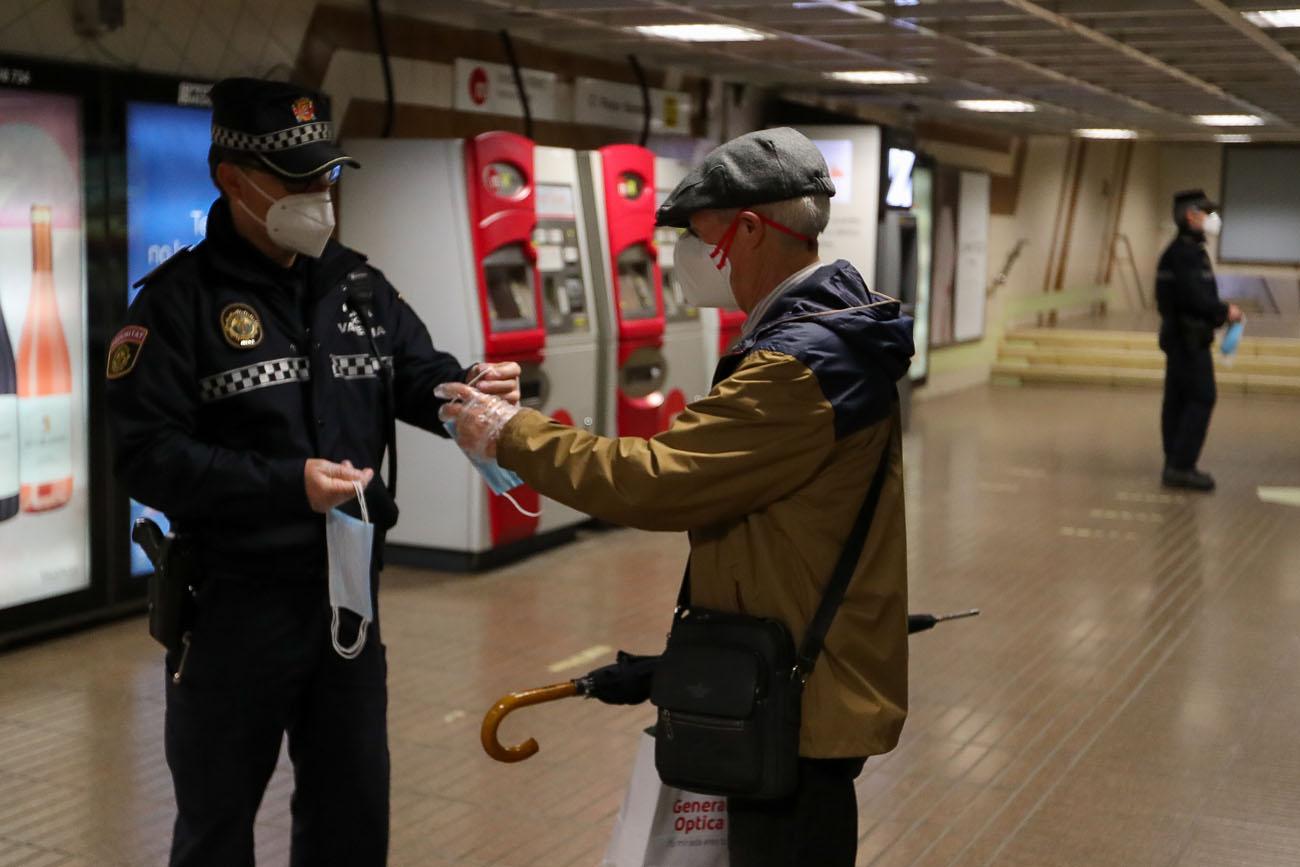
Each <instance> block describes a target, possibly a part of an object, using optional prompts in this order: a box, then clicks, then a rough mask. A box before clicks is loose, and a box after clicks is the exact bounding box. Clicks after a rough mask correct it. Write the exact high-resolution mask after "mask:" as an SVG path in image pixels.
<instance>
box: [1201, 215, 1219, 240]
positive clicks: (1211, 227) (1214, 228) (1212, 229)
mask: <svg viewBox="0 0 1300 867" xmlns="http://www.w3.org/2000/svg"><path fill="white" fill-rule="evenodd" d="M1201 231H1203V232H1205V234H1207V235H1209V236H1210V237H1211V238H1213V237H1215V236H1216V235H1218V234H1219V233H1220V232H1222V231H1223V217H1220V216H1219V212H1218V211H1215V212H1214V213H1212V214H1206V215H1205V225H1204V226H1203V227H1202V230H1201Z"/></svg>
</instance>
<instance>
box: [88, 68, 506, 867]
mask: <svg viewBox="0 0 1300 867" xmlns="http://www.w3.org/2000/svg"><path fill="white" fill-rule="evenodd" d="M212 103H213V122H212V148H211V151H210V152H209V156H208V162H209V166H210V169H211V172H212V178H213V181H214V183H215V184H216V186H217V188H218V189H219V190H220V193H221V195H220V198H219V199H218V200H217V201H216V202H215V203H214V204H213V205H212V209H211V211H210V212H209V215H208V231H207V239H206V240H205V241H204V242H203V243H201V244H199V245H198V246H197V247H195V248H193V249H191V250H186V251H182V252H180V253H178V254H176V255H175V256H173V257H172V258H171V259H170V260H168V261H167V262H166V263H165V264H164V265H163V266H161V267H160V268H158V269H157V270H156V271H154V273H152V274H151V275H149V276H148V277H146V278H145V279H144V280H143V281H142V284H143V289H142V290H141V292H140V294H139V296H138V297H137V299H136V301H135V303H134V304H133V305H132V307H131V310H130V313H129V315H128V324H127V325H126V327H124V328H123V329H122V330H121V331H120V332H119V333H118V335H117V336H116V337H115V338H114V340H113V341H112V343H111V347H110V350H109V358H108V371H107V375H108V379H109V386H108V391H109V404H110V408H111V415H112V427H113V432H114V434H115V449H116V452H115V465H116V470H117V473H118V476H119V477H120V478H121V479H122V480H123V481H124V482H125V483H126V486H127V489H128V490H129V492H130V494H131V495H132V496H133V497H135V498H136V499H138V500H140V501H141V502H143V503H145V504H146V505H149V506H153V507H154V508H157V509H160V510H161V511H163V512H165V513H166V514H167V515H168V516H169V517H170V518H171V520H172V522H173V526H174V528H175V529H176V530H177V531H178V532H179V533H182V534H185V535H186V536H187V537H188V538H189V539H190V540H191V541H192V543H193V545H194V550H195V554H196V557H197V560H198V562H199V564H200V566H201V568H202V571H203V574H204V576H205V580H204V582H203V584H202V585H201V588H200V590H199V594H198V599H197V604H196V610H197V614H196V617H195V621H194V623H193V625H192V641H191V643H190V645H189V647H188V648H187V649H186V650H185V651H184V652H172V653H169V654H168V656H167V660H166V668H167V686H166V701H167V714H166V724H165V729H166V734H165V737H166V752H167V763H168V766H169V767H170V768H171V772H172V779H173V783H174V786H175V791H176V802H177V807H178V815H177V819H176V826H175V834H174V838H173V842H172V855H171V864H172V865H177V867H192V865H220V867H235V865H240V867H242V865H252V864H253V820H254V817H255V815H256V814H257V810H258V805H259V804H260V803H261V800H262V796H263V793H264V791H265V789H266V785H267V782H268V780H269V779H270V777H271V773H272V771H273V770H274V769H275V765H276V760H277V757H278V755H279V752H280V742H281V739H282V737H283V736H284V734H285V733H286V732H287V734H288V738H289V756H290V758H291V759H292V760H293V765H294V781H295V791H294V795H293V801H292V814H293V841H292V854H291V856H290V864H291V865H294V867H306V865H311V867H318V865H349V867H371V865H382V864H384V863H385V860H386V858H387V848H388V796H389V759H388V739H387V685H386V676H387V663H386V659H385V650H384V646H383V644H382V643H381V642H380V635H379V629H378V625H377V624H374V625H372V627H371V628H370V629H369V630H368V631H367V630H365V629H364V622H363V621H364V618H363V617H358V616H357V614H354V613H352V612H353V611H355V610H356V608H357V606H356V605H353V606H349V607H347V608H342V609H340V608H339V607H338V606H337V605H334V606H332V605H331V602H332V597H333V595H334V592H333V590H332V589H331V587H330V584H331V582H330V581H328V580H327V574H328V573H329V570H330V566H331V561H334V560H336V559H339V560H342V559H343V558H342V553H341V552H340V551H338V550H336V545H335V544H334V542H333V541H332V540H333V537H334V533H333V528H334V525H335V522H336V518H337V515H331V516H330V524H331V533H330V534H329V535H330V537H331V541H330V542H329V543H328V544H327V538H326V537H327V532H326V524H327V521H326V513H330V512H331V511H332V510H335V509H336V508H342V509H343V511H344V512H347V513H348V514H350V515H352V516H357V515H358V514H359V513H360V511H361V510H360V509H359V508H358V503H357V498H356V494H355V491H356V488H355V487H354V483H356V484H359V485H361V486H362V487H363V489H364V497H365V501H366V506H367V509H366V512H367V513H368V517H369V519H370V521H371V522H373V524H374V527H375V540H374V546H373V555H372V557H371V562H370V564H368V565H367V564H365V561H364V553H363V554H362V555H361V566H360V568H359V569H354V570H352V572H353V573H354V574H355V573H358V572H359V573H360V575H361V577H360V579H359V582H360V584H361V585H362V590H361V591H360V592H361V593H362V595H363V597H365V599H366V600H367V602H366V604H365V605H362V606H360V607H362V608H364V607H369V606H370V605H372V604H373V594H374V592H375V590H376V589H377V586H378V585H377V578H378V567H379V563H378V559H379V558H378V554H379V552H380V551H381V550H382V546H383V533H384V531H385V530H387V529H388V528H389V527H390V526H392V524H393V523H394V521H395V520H396V507H395V505H394V502H393V499H392V497H391V496H390V492H389V490H388V489H387V488H386V487H385V485H384V484H383V482H382V480H380V479H379V478H377V477H376V474H375V468H377V467H379V466H380V463H381V461H382V457H383V454H384V450H385V446H386V444H387V441H388V438H389V436H388V432H389V430H390V419H389V417H388V410H389V408H390V407H391V408H392V409H393V410H394V411H395V414H396V417H397V418H400V419H402V420H403V421H406V422H408V423H410V424H413V425H418V426H420V427H423V428H425V429H427V430H430V431H432V432H434V433H436V434H439V435H444V436H445V431H444V429H443V427H442V425H441V423H440V422H439V420H438V410H439V407H440V406H441V404H442V401H440V400H437V399H435V397H434V394H433V390H434V388H435V387H436V386H438V385H439V384H442V383H448V382H464V381H466V379H467V378H471V377H472V376H473V375H477V374H478V373H481V374H482V377H481V378H480V380H479V383H480V385H479V387H480V388H484V389H485V390H491V391H493V392H494V393H496V394H498V395H499V396H501V397H503V398H505V399H506V400H509V401H511V402H517V401H518V397H519V383H518V376H519V368H518V365H515V364H513V363H511V364H499V365H487V368H488V369H487V370H483V369H482V368H481V367H480V366H478V365H475V366H474V368H471V369H469V370H467V369H466V368H465V367H464V366H463V365H462V364H461V363H460V362H458V361H457V360H456V359H455V358H453V357H452V356H450V355H448V354H446V353H443V352H439V351H437V350H436V349H434V347H433V344H432V342H431V341H430V338H429V333H428V331H427V330H426V329H425V326H424V324H423V323H422V322H421V321H420V319H419V317H418V316H416V314H415V312H414V311H413V310H412V309H411V308H410V307H409V306H407V305H406V303H405V302H404V301H403V300H402V298H401V296H400V295H398V293H397V292H396V291H395V290H394V289H393V287H392V286H390V285H389V284H388V282H387V281H386V280H385V279H384V276H383V275H382V274H381V273H380V272H379V271H377V270H376V269H374V268H373V267H371V266H370V265H368V264H367V263H366V260H365V258H364V257H363V256H362V255H360V254H358V253H356V252H355V251H353V250H349V249H348V248H346V247H344V246H342V245H340V244H339V243H337V242H336V241H334V240H331V237H330V236H331V233H332V230H333V226H334V211H333V206H332V202H331V195H330V190H331V186H332V185H333V184H334V182H335V181H336V180H337V178H338V176H339V173H340V171H341V169H342V166H344V165H345V164H346V165H352V166H355V165H357V164H356V162H355V161H354V160H352V159H351V158H350V157H348V156H347V155H346V154H345V153H344V152H343V151H342V150H340V149H339V147H338V146H337V144H336V143H335V138H334V129H333V124H332V123H331V122H330V116H329V105H328V102H327V101H326V99H325V98H324V97H322V96H321V95H319V94H316V93H312V92H309V91H307V90H303V89H301V88H298V87H294V86H291V85H288V84H282V83H276V82H270V81H258V80H253V79H228V80H226V81H222V82H220V83H219V84H217V85H216V86H215V87H214V88H213V89H212ZM433 276H434V275H433V274H431V278H432V277H433ZM376 355H378V356H379V358H376ZM380 359H382V361H381V360H380ZM475 368H478V369H477V370H476V369H475ZM429 493H431V494H432V493H434V492H429ZM342 523H344V524H346V523H347V519H346V518H344V519H342ZM354 562H355V561H354ZM335 565H337V564H335ZM332 609H333V610H332ZM335 616H337V617H339V621H338V622H337V623H332V618H333V617H335ZM345 645H350V646H349V647H347V648H346V649H347V650H348V651H350V652H351V653H353V654H355V655H354V656H351V657H345V656H344V655H343V653H344V651H343V649H341V648H343V647H344V646H345Z"/></svg>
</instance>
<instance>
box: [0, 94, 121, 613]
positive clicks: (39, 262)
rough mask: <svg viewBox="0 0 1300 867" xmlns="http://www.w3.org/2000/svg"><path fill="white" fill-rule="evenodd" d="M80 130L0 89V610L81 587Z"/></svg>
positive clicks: (33, 101) (65, 116)
mask: <svg viewBox="0 0 1300 867" xmlns="http://www.w3.org/2000/svg"><path fill="white" fill-rule="evenodd" d="M82 136H83V134H82V128H81V103H80V100H78V99H77V98H76V97H72V96H63V95H57V94H49V93H41V92H37V91H31V90H26V89H24V90H17V89H11V88H4V87H0V562H2V563H3V565H2V566H0V609H3V608H9V607H13V606H17V605H23V604H26V603H29V602H35V601H37V600H40V599H47V598H50V597H54V596H61V595H64V594H67V593H72V592H76V591H79V590H83V589H85V588H86V587H88V586H90V558H89V540H90V516H89V497H88V493H89V491H88V483H87V481H88V459H87V448H86V445H87V433H86V427H87V397H86V377H87V358H86V315H87V313H86V272H85V257H86V233H85V210H84V202H83V189H84V174H83V172H84V168H83V161H82ZM99 364H102V360H100V362H99ZM99 364H97V365H96V366H95V373H96V374H99V375H102V373H101V372H100V371H101V370H102V367H100V366H99Z"/></svg>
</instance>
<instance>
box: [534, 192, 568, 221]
mask: <svg viewBox="0 0 1300 867" xmlns="http://www.w3.org/2000/svg"><path fill="white" fill-rule="evenodd" d="M577 214H578V208H577V204H576V200H575V197H574V195H573V187H572V186H570V185H569V184H538V185H537V216H538V217H539V218H541V219H545V218H548V217H550V218H553V219H554V218H559V219H569V220H572V219H575V218H576V217H577Z"/></svg>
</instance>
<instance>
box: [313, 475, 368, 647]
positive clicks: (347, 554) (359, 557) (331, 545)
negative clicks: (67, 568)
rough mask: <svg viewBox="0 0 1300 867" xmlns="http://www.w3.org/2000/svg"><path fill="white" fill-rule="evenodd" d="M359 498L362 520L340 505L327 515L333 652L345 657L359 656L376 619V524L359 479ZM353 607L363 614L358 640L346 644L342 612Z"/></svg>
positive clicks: (326, 539)
mask: <svg viewBox="0 0 1300 867" xmlns="http://www.w3.org/2000/svg"><path fill="white" fill-rule="evenodd" d="M352 486H353V487H354V488H355V489H356V492H357V502H358V503H360V505H361V520H357V519H356V518H354V517H352V516H351V515H349V514H348V513H347V512H344V511H342V510H340V509H330V511H329V514H327V515H326V516H325V545H326V548H327V550H328V552H329V579H330V608H332V609H334V617H333V619H332V620H331V622H330V641H331V642H332V643H333V645H334V652H335V653H337V654H338V655H339V656H341V657H343V658H344V659H356V658H357V657H358V656H360V655H361V651H362V650H364V649H365V646H366V632H367V630H369V628H370V623H371V621H373V620H374V619H375V609H374V602H373V600H372V599H371V595H370V554H371V549H372V547H373V546H374V542H375V527H374V525H373V524H371V523H370V514H369V512H368V511H367V510H366V496H365V493H364V492H363V491H362V489H361V483H360V482H353V483H352ZM343 609H347V610H348V611H351V612H352V613H353V614H355V615H357V616H358V617H360V618H361V625H360V626H359V627H357V637H356V640H355V641H353V642H352V644H351V645H350V646H347V647H344V646H343V642H342V641H341V640H340V639H339V612H340V611H342V610H343Z"/></svg>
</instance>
